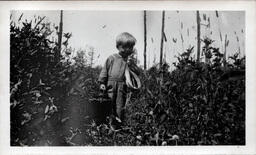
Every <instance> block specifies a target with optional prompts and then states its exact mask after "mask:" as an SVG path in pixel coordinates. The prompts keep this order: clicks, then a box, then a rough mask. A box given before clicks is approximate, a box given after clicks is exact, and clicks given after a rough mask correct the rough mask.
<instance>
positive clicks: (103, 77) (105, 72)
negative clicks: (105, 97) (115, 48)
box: [98, 57, 112, 85]
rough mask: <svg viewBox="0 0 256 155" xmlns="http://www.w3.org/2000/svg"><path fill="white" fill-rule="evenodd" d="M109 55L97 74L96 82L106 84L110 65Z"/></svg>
mask: <svg viewBox="0 0 256 155" xmlns="http://www.w3.org/2000/svg"><path fill="white" fill-rule="evenodd" d="M111 62H112V61H111V57H108V58H107V60H106V62H105V64H104V66H103V67H102V70H101V72H100V75H99V79H98V82H99V83H101V84H105V85H106V84H107V81H108V71H109V68H110V65H111Z"/></svg>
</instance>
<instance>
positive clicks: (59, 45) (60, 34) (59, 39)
mask: <svg viewBox="0 0 256 155" xmlns="http://www.w3.org/2000/svg"><path fill="white" fill-rule="evenodd" d="M62 33H63V10H61V11H60V25H59V33H58V51H57V61H59V60H60V54H61V44H62Z"/></svg>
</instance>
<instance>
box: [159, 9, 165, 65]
mask: <svg viewBox="0 0 256 155" xmlns="http://www.w3.org/2000/svg"><path fill="white" fill-rule="evenodd" d="M164 20H165V11H163V13H162V31H161V45H160V67H162V65H163V44H164Z"/></svg>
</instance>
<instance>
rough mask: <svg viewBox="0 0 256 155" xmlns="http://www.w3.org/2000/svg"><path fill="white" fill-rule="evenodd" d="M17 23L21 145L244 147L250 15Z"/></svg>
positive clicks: (63, 17) (34, 14)
mask: <svg viewBox="0 0 256 155" xmlns="http://www.w3.org/2000/svg"><path fill="white" fill-rule="evenodd" d="M10 19H11V20H10V22H11V23H10V39H11V40H10V41H11V42H10V45H11V47H10V48H11V51H10V52H11V53H10V54H11V57H10V59H11V66H10V67H11V70H10V75H11V76H10V93H11V94H10V95H11V96H10V101H11V105H10V106H11V145H12V146H84V145H89V146H91V145H92V146H115V145H118V146H141V145H153V146H165V145H245V70H246V68H245V61H246V59H245V44H244V38H245V35H244V28H245V12H244V11H218V10H216V11H197V10H195V11H179V10H177V11H168V10H163V11H148V10H141V11H65V10H56V11H28V10H26V11H22V10H14V11H11V12H10Z"/></svg>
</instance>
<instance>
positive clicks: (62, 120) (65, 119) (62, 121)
mask: <svg viewBox="0 0 256 155" xmlns="http://www.w3.org/2000/svg"><path fill="white" fill-rule="evenodd" d="M69 119H70V117H65V118H63V119H61V123H64V122H66V121H67V120H69Z"/></svg>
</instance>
